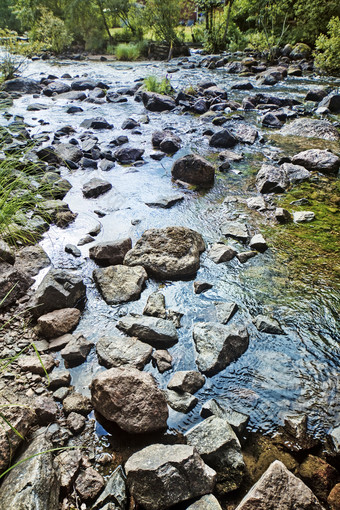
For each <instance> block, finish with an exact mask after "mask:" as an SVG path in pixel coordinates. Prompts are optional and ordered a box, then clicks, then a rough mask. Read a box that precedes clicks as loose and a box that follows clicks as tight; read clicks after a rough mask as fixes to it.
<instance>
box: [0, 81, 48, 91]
mask: <svg viewBox="0 0 340 510" xmlns="http://www.w3.org/2000/svg"><path fill="white" fill-rule="evenodd" d="M1 90H3V91H5V92H21V93H22V94H40V92H41V85H40V84H39V83H38V82H37V81H35V80H32V79H31V78H13V79H12V80H6V81H5V82H3V83H2V85H1Z"/></svg>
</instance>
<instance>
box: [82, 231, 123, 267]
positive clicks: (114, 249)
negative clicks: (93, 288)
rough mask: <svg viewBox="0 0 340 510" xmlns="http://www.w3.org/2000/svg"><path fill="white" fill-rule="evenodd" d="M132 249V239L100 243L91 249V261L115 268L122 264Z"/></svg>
mask: <svg viewBox="0 0 340 510" xmlns="http://www.w3.org/2000/svg"><path fill="white" fill-rule="evenodd" d="M131 248H132V241H131V238H130V237H128V238H126V239H121V240H119V241H108V242H103V243H98V244H96V245H95V246H92V247H91V248H90V249H89V255H90V259H93V260H94V261H95V262H96V263H97V264H99V265H100V266H114V265H116V264H122V263H123V261H124V257H125V255H126V254H127V252H128V251H129V250H131Z"/></svg>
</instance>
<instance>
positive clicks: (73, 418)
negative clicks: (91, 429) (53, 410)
mask: <svg viewBox="0 0 340 510" xmlns="http://www.w3.org/2000/svg"><path fill="white" fill-rule="evenodd" d="M66 423H67V426H68V428H69V429H70V430H71V432H73V434H79V433H80V432H81V431H82V430H83V429H84V427H85V424H86V418H85V416H82V415H81V414H79V413H75V412H71V413H70V414H69V415H68V417H67V421H66Z"/></svg>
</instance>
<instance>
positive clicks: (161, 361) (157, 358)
mask: <svg viewBox="0 0 340 510" xmlns="http://www.w3.org/2000/svg"><path fill="white" fill-rule="evenodd" d="M152 360H153V362H154V363H155V364H156V366H157V368H158V371H159V372H160V373H161V374H164V372H166V371H167V370H171V368H172V356H171V354H170V353H169V352H168V351H167V350H165V349H158V350H156V351H154V352H153V354H152Z"/></svg>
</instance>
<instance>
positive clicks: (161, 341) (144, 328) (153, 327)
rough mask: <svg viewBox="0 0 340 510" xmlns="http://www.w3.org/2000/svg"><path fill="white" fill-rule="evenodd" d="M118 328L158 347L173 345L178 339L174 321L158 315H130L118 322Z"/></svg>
mask: <svg viewBox="0 0 340 510" xmlns="http://www.w3.org/2000/svg"><path fill="white" fill-rule="evenodd" d="M117 328H118V329H120V330H121V331H123V332H124V333H126V334H128V335H131V336H136V337H137V338H139V339H140V340H142V341H143V342H146V343H148V344H150V345H152V346H153V347H156V348H157V347H168V346H172V345H174V344H175V343H176V342H177V341H178V335H177V331H176V328H175V326H174V323H173V322H172V321H169V320H164V319H159V318H158V317H148V316H139V317H138V316H137V317H134V316H129V315H128V316H126V317H123V318H122V319H121V320H120V321H119V322H118V324H117Z"/></svg>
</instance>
